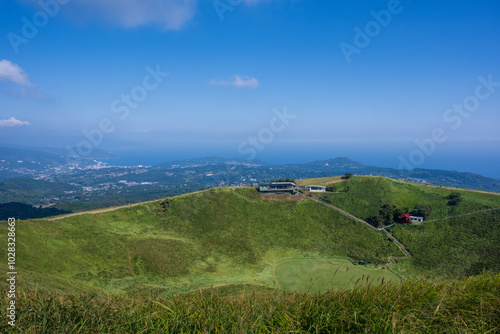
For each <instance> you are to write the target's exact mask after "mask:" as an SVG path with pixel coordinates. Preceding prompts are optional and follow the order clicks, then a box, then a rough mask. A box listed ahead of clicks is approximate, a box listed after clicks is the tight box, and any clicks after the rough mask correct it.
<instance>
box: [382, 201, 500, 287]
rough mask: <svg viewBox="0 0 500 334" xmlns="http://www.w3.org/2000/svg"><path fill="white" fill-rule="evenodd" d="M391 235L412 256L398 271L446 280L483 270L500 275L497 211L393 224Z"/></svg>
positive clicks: (499, 231) (499, 224)
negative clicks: (413, 223)
mask: <svg viewBox="0 0 500 334" xmlns="http://www.w3.org/2000/svg"><path fill="white" fill-rule="evenodd" d="M391 232H392V233H393V234H394V236H395V237H396V238H397V239H398V240H400V241H401V242H402V243H403V244H404V245H405V246H406V248H407V249H408V250H409V251H410V252H411V253H412V254H413V258H412V259H411V260H410V261H404V262H401V263H400V264H398V266H397V267H399V268H401V269H409V270H412V271H413V272H417V273H425V274H427V275H429V276H441V277H445V278H456V277H463V276H468V275H477V274H480V273H481V272H482V271H483V268H486V269H488V270H491V271H493V272H495V273H498V272H500V210H496V211H488V212H482V213H478V214H475V215H471V216H465V217H457V218H452V219H446V220H440V221H436V222H430V223H426V224H424V225H406V226H402V225H396V226H394V227H392V228H391Z"/></svg>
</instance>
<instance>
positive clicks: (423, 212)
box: [410, 205, 431, 219]
mask: <svg viewBox="0 0 500 334" xmlns="http://www.w3.org/2000/svg"><path fill="white" fill-rule="evenodd" d="M410 214H411V215H412V216H419V217H423V218H424V219H426V218H427V217H429V216H430V214H431V207H430V206H428V205H419V206H417V207H416V208H415V209H413V210H412V212H410Z"/></svg>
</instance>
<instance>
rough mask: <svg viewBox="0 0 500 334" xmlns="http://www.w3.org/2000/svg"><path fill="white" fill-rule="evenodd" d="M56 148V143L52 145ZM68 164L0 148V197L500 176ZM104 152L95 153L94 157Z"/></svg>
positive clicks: (118, 195) (344, 164)
mask: <svg viewBox="0 0 500 334" xmlns="http://www.w3.org/2000/svg"><path fill="white" fill-rule="evenodd" d="M59 150H60V149H59ZM97 153H98V155H96V158H92V159H90V158H89V159H84V160H81V161H80V162H79V163H78V164H75V163H72V164H70V163H68V162H67V161H66V159H65V158H64V156H63V155H62V152H61V151H57V150H55V151H54V152H47V151H37V150H28V149H22V148H12V147H11V148H0V189H1V190H2V192H1V193H0V203H7V202H12V201H14V202H23V203H26V204H31V205H35V206H39V205H42V206H45V205H57V206H58V208H60V209H65V210H72V211H74V210H81V209H83V208H99V207H102V206H103V205H107V206H111V205H120V204H126V203H133V202H140V201H144V200H150V199H154V198H161V197H166V196H172V195H177V194H180V193H186V192H189V191H196V190H200V189H207V188H211V187H225V186H238V185H244V184H253V183H258V182H267V181H271V180H276V179H279V178H289V179H297V180H298V179H305V178H317V177H325V176H333V175H343V174H345V173H352V174H358V175H379V176H385V177H389V178H394V179H399V180H404V181H409V182H414V183H421V184H426V183H429V184H435V185H440V186H448V187H459V188H469V189H476V190H483V191H493V192H500V180H498V179H495V178H491V177H485V176H481V175H478V174H474V173H462V172H456V171H446V170H436V169H414V170H411V171H409V170H398V169H393V168H385V167H376V166H367V165H364V164H362V163H360V162H357V161H354V160H351V159H349V158H345V157H341V158H335V159H329V160H322V161H313V162H308V163H291V164H269V163H266V162H263V161H258V160H252V161H248V160H243V159H225V158H220V157H206V158H198V159H188V160H177V161H170V162H165V163H162V164H159V165H156V166H112V165H111V164H112V161H113V160H108V159H109V158H110V157H112V156H113V155H112V153H108V152H105V151H102V152H101V151H99V152H97ZM99 155H100V156H103V157H107V158H105V159H99V158H97V156H99Z"/></svg>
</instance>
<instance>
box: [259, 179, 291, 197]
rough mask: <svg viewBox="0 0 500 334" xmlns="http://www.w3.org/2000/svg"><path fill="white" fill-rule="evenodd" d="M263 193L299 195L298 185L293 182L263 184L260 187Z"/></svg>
mask: <svg viewBox="0 0 500 334" xmlns="http://www.w3.org/2000/svg"><path fill="white" fill-rule="evenodd" d="M258 189H259V191H260V192H261V193H271V194H286V193H288V194H293V195H297V193H298V190H297V185H296V184H295V183H293V182H271V183H261V184H259V187H258Z"/></svg>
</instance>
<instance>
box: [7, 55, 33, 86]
mask: <svg viewBox="0 0 500 334" xmlns="http://www.w3.org/2000/svg"><path fill="white" fill-rule="evenodd" d="M0 80H8V81H11V82H14V83H16V84H18V85H20V86H25V87H30V86H33V85H32V84H31V82H30V80H29V78H28V75H27V74H26V72H24V70H23V69H22V68H20V67H19V66H18V65H17V64H13V63H11V62H10V61H8V60H6V59H2V60H0Z"/></svg>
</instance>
